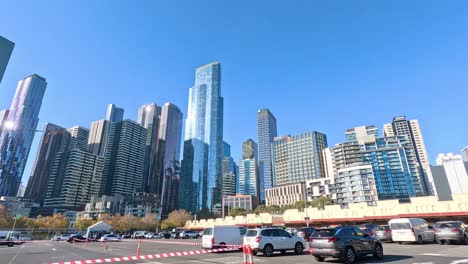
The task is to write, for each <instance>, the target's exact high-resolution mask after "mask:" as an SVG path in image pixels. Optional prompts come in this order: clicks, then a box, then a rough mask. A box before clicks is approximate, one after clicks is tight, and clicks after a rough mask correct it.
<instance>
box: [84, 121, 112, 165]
mask: <svg viewBox="0 0 468 264" xmlns="http://www.w3.org/2000/svg"><path fill="white" fill-rule="evenodd" d="M110 126H111V122H110V121H109V120H105V119H102V120H98V121H94V122H92V123H91V129H90V131H89V137H88V151H89V152H91V153H93V154H96V155H99V156H105V155H106V151H107V145H108V143H109V132H110Z"/></svg>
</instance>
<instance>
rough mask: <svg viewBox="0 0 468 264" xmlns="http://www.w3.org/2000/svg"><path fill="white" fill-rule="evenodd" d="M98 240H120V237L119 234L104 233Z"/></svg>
mask: <svg viewBox="0 0 468 264" xmlns="http://www.w3.org/2000/svg"><path fill="white" fill-rule="evenodd" d="M99 241H101V242H106V241H109V242H114V241H117V242H118V241H122V238H121V237H119V236H116V235H104V236H102V237H101V238H100V239H99Z"/></svg>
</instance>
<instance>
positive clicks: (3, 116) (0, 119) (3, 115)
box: [0, 109, 10, 136]
mask: <svg viewBox="0 0 468 264" xmlns="http://www.w3.org/2000/svg"><path fill="white" fill-rule="evenodd" d="M9 112H10V111H8V110H7V109H5V110H2V111H0V136H1V135H2V131H3V129H4V126H5V122H6V121H7V117H8V113H9ZM5 129H6V128H5Z"/></svg>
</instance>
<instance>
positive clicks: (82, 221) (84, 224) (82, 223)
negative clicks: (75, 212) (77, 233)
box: [75, 218, 96, 230]
mask: <svg viewBox="0 0 468 264" xmlns="http://www.w3.org/2000/svg"><path fill="white" fill-rule="evenodd" d="M95 223H96V221H94V220H93V219H87V218H79V219H77V220H76V222H75V228H78V229H79V230H85V229H88V227H90V226H92V225H94V224H95Z"/></svg>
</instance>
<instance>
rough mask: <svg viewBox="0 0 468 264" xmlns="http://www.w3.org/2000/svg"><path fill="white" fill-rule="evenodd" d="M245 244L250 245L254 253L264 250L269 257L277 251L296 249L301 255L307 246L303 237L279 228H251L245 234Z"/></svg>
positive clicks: (264, 253) (283, 251) (284, 251)
mask: <svg viewBox="0 0 468 264" xmlns="http://www.w3.org/2000/svg"><path fill="white" fill-rule="evenodd" d="M244 245H245V246H250V247H251V248H252V253H253V254H254V255H256V254H257V253H258V252H262V253H263V255H265V256H267V257H271V256H273V253H274V252H275V251H280V252H281V253H283V254H284V253H286V251H288V250H294V252H295V253H296V254H298V255H299V254H302V253H303V252H304V248H305V243H304V239H303V238H302V237H298V236H294V235H291V234H290V233H288V232H286V231H285V230H283V229H279V228H256V229H249V230H247V234H245V236H244Z"/></svg>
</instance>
